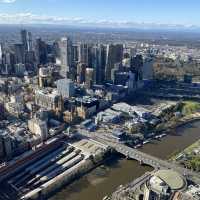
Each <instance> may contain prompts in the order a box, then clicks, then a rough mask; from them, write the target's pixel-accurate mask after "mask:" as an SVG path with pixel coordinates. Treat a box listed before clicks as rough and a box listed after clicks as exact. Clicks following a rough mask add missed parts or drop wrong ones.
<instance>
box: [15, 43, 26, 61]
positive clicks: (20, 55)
mask: <svg viewBox="0 0 200 200" xmlns="http://www.w3.org/2000/svg"><path fill="white" fill-rule="evenodd" d="M14 51H15V63H16V64H18V63H24V62H25V49H24V45H23V44H15V45H14Z"/></svg>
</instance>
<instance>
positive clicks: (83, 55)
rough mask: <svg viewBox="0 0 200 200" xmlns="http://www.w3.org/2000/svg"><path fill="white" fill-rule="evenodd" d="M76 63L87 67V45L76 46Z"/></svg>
mask: <svg viewBox="0 0 200 200" xmlns="http://www.w3.org/2000/svg"><path fill="white" fill-rule="evenodd" d="M78 61H79V62H80V63H83V64H85V65H87V66H89V46H88V44H80V45H79V46H78Z"/></svg>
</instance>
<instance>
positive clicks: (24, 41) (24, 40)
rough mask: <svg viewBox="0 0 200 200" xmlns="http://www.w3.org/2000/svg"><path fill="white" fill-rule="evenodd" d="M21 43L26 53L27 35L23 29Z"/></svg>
mask: <svg viewBox="0 0 200 200" xmlns="http://www.w3.org/2000/svg"><path fill="white" fill-rule="evenodd" d="M21 41H22V44H23V46H24V49H25V50H26V51H28V34H27V31H26V30H25V29H23V30H21Z"/></svg>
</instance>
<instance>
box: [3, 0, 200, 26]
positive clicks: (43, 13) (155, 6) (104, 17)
mask: <svg viewBox="0 0 200 200" xmlns="http://www.w3.org/2000/svg"><path fill="white" fill-rule="evenodd" d="M88 5H89V6H88ZM199 6H200V3H199V2H197V1H194V0H192V1H190V2H188V1H186V0H183V1H181V2H180V1H177V0H176V1H172V0H169V1H167V2H161V1H159V0H150V1H149V0H148V1H147V0H142V1H137V0H132V1H131V0H126V1H123V2H118V3H117V4H116V3H115V1H114V0H110V1H105V0H102V1H91V0H86V1H81V0H75V1H73V2H72V1H68V2H67V3H66V1H64V0H59V1H55V0H44V1H42V2H41V1H40V2H39V1H38V0H34V1H33V0H0V24H59V25H76V26H97V27H118V28H157V29H159V28H170V29H174V28H175V29H177V28H178V29H182V28H184V29H191V28H192V29H195V28H199V27H200V23H199V21H200V15H199V14H198V7H199Z"/></svg>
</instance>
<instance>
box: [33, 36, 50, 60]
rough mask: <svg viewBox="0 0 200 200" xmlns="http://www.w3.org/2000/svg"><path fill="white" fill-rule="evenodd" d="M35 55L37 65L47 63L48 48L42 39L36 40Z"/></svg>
mask: <svg viewBox="0 0 200 200" xmlns="http://www.w3.org/2000/svg"><path fill="white" fill-rule="evenodd" d="M35 55H36V62H37V64H46V63H47V46H46V43H45V42H44V41H42V40H41V38H38V39H37V40H36V46H35Z"/></svg>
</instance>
